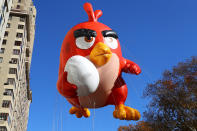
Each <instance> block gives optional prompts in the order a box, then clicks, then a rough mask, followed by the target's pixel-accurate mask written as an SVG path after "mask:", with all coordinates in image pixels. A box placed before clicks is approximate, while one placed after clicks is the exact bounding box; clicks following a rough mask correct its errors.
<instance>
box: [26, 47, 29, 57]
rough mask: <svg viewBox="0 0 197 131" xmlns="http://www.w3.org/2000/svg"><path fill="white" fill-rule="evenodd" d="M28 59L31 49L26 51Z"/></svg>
mask: <svg viewBox="0 0 197 131" xmlns="http://www.w3.org/2000/svg"><path fill="white" fill-rule="evenodd" d="M26 57H29V48H27V49H26Z"/></svg>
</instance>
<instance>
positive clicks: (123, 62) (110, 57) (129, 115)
mask: <svg viewBox="0 0 197 131" xmlns="http://www.w3.org/2000/svg"><path fill="white" fill-rule="evenodd" d="M84 9H85V11H86V13H87V14H88V17H89V20H88V21H87V22H83V23H80V24H78V25H76V26H74V27H73V28H72V29H71V30H70V31H69V32H68V33H67V34H66V36H65V38H64V40H63V43H62V47H61V53H60V65H59V78H58V82H57V89H58V91H59V93H60V94H61V95H62V96H64V97H65V98H66V99H67V101H68V102H69V103H71V104H72V106H73V107H72V108H71V109H70V113H71V114H75V115H76V116H77V117H78V118H81V117H82V116H84V117H89V116H90V111H89V110H88V108H100V107H104V106H106V105H115V110H114V112H113V116H114V117H115V118H117V119H120V120H139V119H140V113H139V112H138V111H137V110H136V109H133V108H131V107H128V106H125V105H124V102H125V101H126V98H127V93H128V91H127V85H126V83H125V81H124V80H123V78H122V72H126V73H131V74H136V75H138V74H140V73H141V69H140V67H139V66H138V65H137V64H135V63H134V62H132V61H130V60H128V59H125V58H124V57H123V56H122V52H121V46H120V43H119V40H118V35H117V33H116V32H115V31H114V30H112V29H111V28H109V27H108V26H106V25H104V24H102V23H99V22H98V18H99V17H101V15H102V11H101V10H96V11H93V8H92V5H91V4H90V3H85V4H84Z"/></svg>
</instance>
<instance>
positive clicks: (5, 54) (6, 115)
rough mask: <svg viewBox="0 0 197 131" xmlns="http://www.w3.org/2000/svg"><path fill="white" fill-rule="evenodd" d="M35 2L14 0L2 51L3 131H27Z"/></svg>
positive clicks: (0, 106)
mask: <svg viewBox="0 0 197 131" xmlns="http://www.w3.org/2000/svg"><path fill="white" fill-rule="evenodd" d="M35 18H36V9H35V6H34V5H33V2H32V0H13V2H12V7H11V10H10V14H9V19H8V22H7V27H6V30H5V33H4V37H3V42H2V46H1V51H0V131H26V130H27V122H28V116H29V107H30V103H31V101H32V93H31V90H30V87H29V86H30V85H29V71H30V64H31V58H32V51H33V44H34V35H35Z"/></svg>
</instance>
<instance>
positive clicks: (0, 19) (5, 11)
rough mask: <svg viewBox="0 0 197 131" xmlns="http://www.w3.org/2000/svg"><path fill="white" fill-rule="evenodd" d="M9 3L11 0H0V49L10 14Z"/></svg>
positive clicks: (10, 3)
mask: <svg viewBox="0 0 197 131" xmlns="http://www.w3.org/2000/svg"><path fill="white" fill-rule="evenodd" d="M11 5H12V0H0V49H1V44H2V41H3V36H4V33H5V29H6V25H7V21H8V17H9V14H10V9H11Z"/></svg>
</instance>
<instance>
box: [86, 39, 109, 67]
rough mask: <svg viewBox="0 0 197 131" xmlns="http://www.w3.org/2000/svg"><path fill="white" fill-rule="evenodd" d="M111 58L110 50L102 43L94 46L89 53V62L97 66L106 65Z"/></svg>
mask: <svg viewBox="0 0 197 131" xmlns="http://www.w3.org/2000/svg"><path fill="white" fill-rule="evenodd" d="M111 56H112V52H111V50H110V48H109V47H108V46H107V45H106V44H104V43H102V42H99V43H97V44H96V45H95V47H94V48H93V49H92V51H91V53H90V60H91V61H92V62H93V63H94V64H95V65H97V66H102V65H104V64H106V63H107V62H108V61H109V60H110V58H111Z"/></svg>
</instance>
